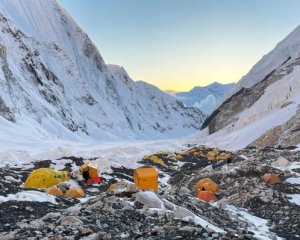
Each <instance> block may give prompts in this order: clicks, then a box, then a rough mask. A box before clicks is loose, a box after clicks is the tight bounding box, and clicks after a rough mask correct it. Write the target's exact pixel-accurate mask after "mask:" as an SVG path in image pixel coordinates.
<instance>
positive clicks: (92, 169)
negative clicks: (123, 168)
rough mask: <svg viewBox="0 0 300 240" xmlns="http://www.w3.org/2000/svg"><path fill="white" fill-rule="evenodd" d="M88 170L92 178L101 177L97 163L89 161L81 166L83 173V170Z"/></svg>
mask: <svg viewBox="0 0 300 240" xmlns="http://www.w3.org/2000/svg"><path fill="white" fill-rule="evenodd" d="M86 171H88V173H89V178H90V179H91V178H98V177H99V174H98V165H97V164H96V163H92V162H87V163H85V164H83V165H82V166H81V167H80V173H81V174H83V172H86Z"/></svg>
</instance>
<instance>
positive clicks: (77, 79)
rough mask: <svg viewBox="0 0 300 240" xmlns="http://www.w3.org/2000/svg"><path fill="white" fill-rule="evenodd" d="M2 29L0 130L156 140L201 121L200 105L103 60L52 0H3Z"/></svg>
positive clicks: (26, 134)
mask: <svg viewBox="0 0 300 240" xmlns="http://www.w3.org/2000/svg"><path fill="white" fill-rule="evenodd" d="M0 30H1V34H0V67H1V68H0V87H1V91H0V115H1V116H2V118H0V121H1V124H2V128H3V131H2V136H4V135H5V136H9V135H11V134H12V133H13V134H16V135H18V136H22V137H24V138H44V137H47V136H52V137H59V138H63V139H78V138H80V139H97V140H99V139H106V140H109V139H140V138H143V139H152V138H159V139H160V138H167V137H175V136H176V137H177V136H182V135H185V134H189V133H192V132H194V131H195V130H196V129H199V128H200V127H201V124H202V122H203V118H204V114H203V113H202V112H201V111H199V110H198V109H195V108H190V107H184V106H183V104H181V103H180V102H179V101H177V100H176V99H174V98H173V97H171V96H169V95H168V94H166V93H164V92H162V91H160V90H158V89H157V88H156V87H153V86H151V85H149V84H146V83H143V82H134V81H133V80H132V79H131V78H130V77H129V75H128V74H127V73H126V71H125V70H124V69H123V68H122V67H118V66H112V65H106V64H105V62H104V60H103V58H102V56H101V55H100V53H99V51H98V49H97V48H96V46H95V45H94V44H93V43H92V41H91V40H90V38H89V37H88V36H87V34H86V33H85V32H84V31H83V30H82V29H81V28H80V27H79V26H78V25H77V24H76V23H75V22H74V20H73V19H72V18H71V17H70V16H69V14H68V13H67V12H66V11H65V10H64V9H63V8H62V7H61V6H60V5H59V3H58V2H57V1H55V0H43V1H36V0H26V1H19V0H9V1H8V0H7V1H6V0H5V1H1V2H0ZM13 129H15V131H14V130H13Z"/></svg>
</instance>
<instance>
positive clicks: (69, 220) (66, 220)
mask: <svg viewBox="0 0 300 240" xmlns="http://www.w3.org/2000/svg"><path fill="white" fill-rule="evenodd" d="M82 224H83V222H82V221H81V220H80V219H78V218H76V217H74V216H65V217H63V218H62V219H61V225H62V226H80V225H82Z"/></svg>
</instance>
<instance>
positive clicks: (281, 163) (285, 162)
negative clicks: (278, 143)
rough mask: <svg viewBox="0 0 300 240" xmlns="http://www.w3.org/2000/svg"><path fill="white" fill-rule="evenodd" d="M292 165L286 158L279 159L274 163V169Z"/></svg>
mask: <svg viewBox="0 0 300 240" xmlns="http://www.w3.org/2000/svg"><path fill="white" fill-rule="evenodd" d="M289 164H290V161H289V160H287V159H286V158H284V157H279V158H277V160H276V161H274V162H273V163H272V166H273V167H287V166H288V165H289Z"/></svg>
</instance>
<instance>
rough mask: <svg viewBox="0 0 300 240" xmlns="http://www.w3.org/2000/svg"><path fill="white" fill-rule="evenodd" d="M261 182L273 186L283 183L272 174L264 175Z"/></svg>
mask: <svg viewBox="0 0 300 240" xmlns="http://www.w3.org/2000/svg"><path fill="white" fill-rule="evenodd" d="M261 180H263V181H264V182H265V183H267V184H271V185H273V184H279V183H281V180H280V178H279V177H278V176H277V175H275V174H270V173H266V174H265V175H263V176H262V177H261Z"/></svg>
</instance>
